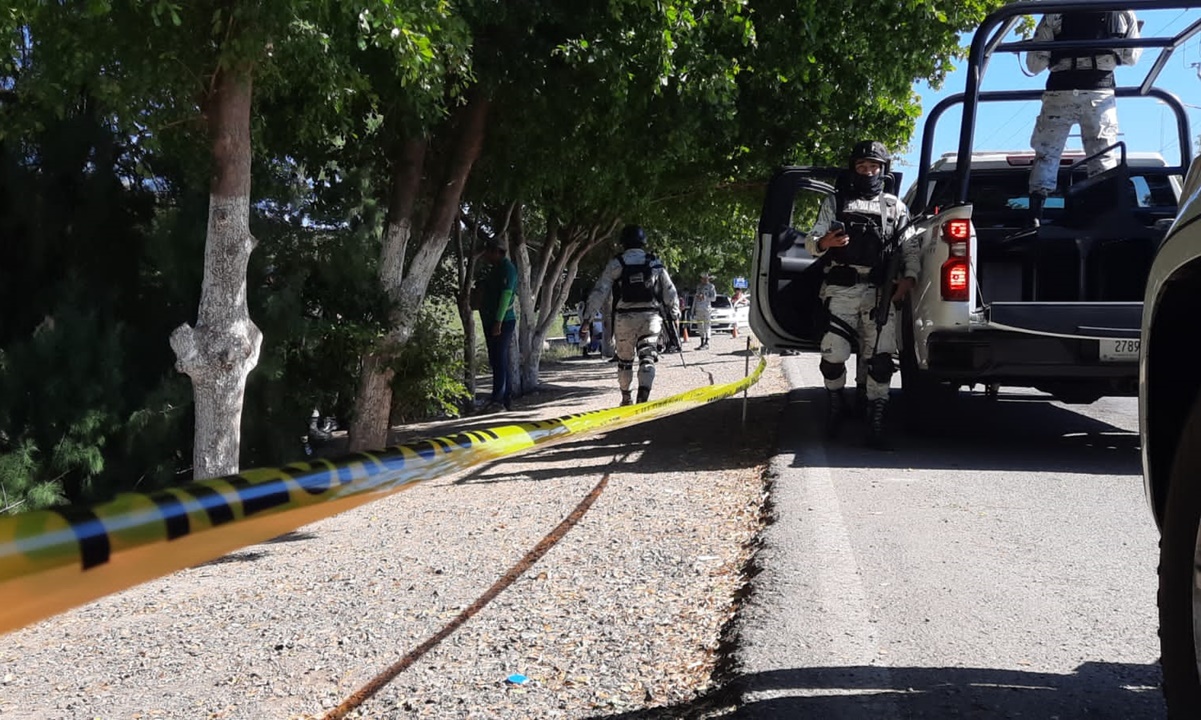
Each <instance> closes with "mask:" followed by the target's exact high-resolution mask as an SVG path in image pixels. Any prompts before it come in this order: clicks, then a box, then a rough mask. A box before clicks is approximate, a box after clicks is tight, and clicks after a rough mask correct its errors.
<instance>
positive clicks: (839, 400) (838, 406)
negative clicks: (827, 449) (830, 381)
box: [826, 389, 847, 440]
mask: <svg viewBox="0 0 1201 720" xmlns="http://www.w3.org/2000/svg"><path fill="white" fill-rule="evenodd" d="M846 416H847V398H846V395H843V393H842V390H841V389H839V390H826V437H827V438H829V439H831V440H833V439H834V438H836V437H838V433H839V432H841V431H842V421H843V420H844V419H845V418H846Z"/></svg>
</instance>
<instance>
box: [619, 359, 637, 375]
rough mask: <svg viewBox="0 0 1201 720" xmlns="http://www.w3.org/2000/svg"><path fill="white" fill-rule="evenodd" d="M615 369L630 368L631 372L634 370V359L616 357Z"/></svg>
mask: <svg viewBox="0 0 1201 720" xmlns="http://www.w3.org/2000/svg"><path fill="white" fill-rule="evenodd" d="M617 369H618V370H630V371H631V372H632V371H633V370H634V361H633V360H622V359H621V358H618V359H617Z"/></svg>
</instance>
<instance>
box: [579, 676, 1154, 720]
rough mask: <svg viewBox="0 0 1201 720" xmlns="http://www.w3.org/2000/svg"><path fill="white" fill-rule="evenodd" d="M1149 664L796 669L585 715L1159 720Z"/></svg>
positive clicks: (613, 719) (633, 718)
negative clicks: (688, 698) (684, 699)
mask: <svg viewBox="0 0 1201 720" xmlns="http://www.w3.org/2000/svg"><path fill="white" fill-rule="evenodd" d="M1159 682H1160V672H1159V667H1158V666H1157V665H1134V664H1123V662H1085V664H1083V665H1081V666H1080V667H1077V668H1076V671H1075V672H1072V673H1071V674H1059V673H1047V672H1023V671H1016V670H999V668H990V667H879V666H858V667H806V668H796V670H781V671H772V672H764V673H755V674H751V676H745V677H740V678H736V679H735V680H734V682H733V683H731V684H729V685H727V686H724V688H722V689H721V690H718V691H715V692H712V694H710V695H706V696H704V697H700V698H698V700H697V701H694V702H692V703H687V704H677V706H673V707H665V708H655V709H649V710H639V712H633V713H621V714H608V715H593V716H592V719H593V720H600V719H602V718H604V719H607V720H652V719H655V720H658V719H665V718H673V719H683V718H701V716H715V710H718V709H719V708H721V707H723V706H724V707H725V708H727V709H728V710H729V709H733V707H734V706H735V704H737V697H740V696H741V694H742V692H745V691H754V692H757V694H766V695H777V697H769V698H765V700H755V701H752V702H748V703H746V704H741V706H739V707H737V709H736V710H734V712H725V713H719V714H717V715H716V716H719V718H729V719H739V720H785V719H787V720H849V719H880V720H894V719H898V718H928V719H944V718H970V719H973V720H976V719H980V720H992V719H997V720H999V719H1002V718H1004V719H1006V720H1008V719H1011V718H1039V719H1052V718H1060V719H1063V720H1070V719H1075V718H1089V719H1093V720H1129V719H1131V718H1139V719H1140V720H1157V719H1160V718H1165V716H1166V709H1165V708H1164V701H1163V696H1161V695H1160V689H1159Z"/></svg>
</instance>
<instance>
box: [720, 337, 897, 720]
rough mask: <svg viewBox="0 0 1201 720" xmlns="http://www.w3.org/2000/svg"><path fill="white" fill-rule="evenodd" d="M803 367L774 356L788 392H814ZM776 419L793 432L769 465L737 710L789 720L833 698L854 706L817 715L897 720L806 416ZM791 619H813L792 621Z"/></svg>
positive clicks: (800, 411)
mask: <svg viewBox="0 0 1201 720" xmlns="http://www.w3.org/2000/svg"><path fill="white" fill-rule="evenodd" d="M807 360H808V358H806V357H805V356H801V357H800V358H796V359H793V358H785V359H784V363H783V367H784V372H785V375H786V377H787V378H788V382H789V385H790V386H791V387H792V388H794V389H796V388H804V387H810V388H811V387H813V386H814V382H813V378H807V377H805V376H804V375H803V373H802V370H801V368H802V363H805V362H807ZM814 374H815V375H816V373H814ZM820 382H821V380H820V378H817V383H818V384H819V386H820ZM785 421H786V422H799V423H800V424H801V425H800V428H799V434H798V435H794V436H793V438H792V440H793V443H794V445H795V448H793V447H788V446H784V447H782V448H781V452H780V454H778V455H777V456H776V458H775V459H774V460H773V462H772V471H773V477H774V480H773V486H772V488H771V496H772V501H773V503H774V508H775V518H774V522H773V523H772V524H771V525H769V526H768V527H767V528H765V530H764V533H763V548H762V550H761V551H760V558H759V561H760V563H762V566H763V570H762V572H761V573H760V574H759V575H758V576H757V577H756V579H755V585H756V586H757V588H756V592H755V593H753V595H752V597H753V601H752V604H753V605H754V607H753V608H750V609H749V612H748V621H749V622H751V623H754V625H755V626H757V627H747V628H746V629H745V630H744V635H745V636H746V637H747V638H748V639H750V640H751V641H752V642H759V643H765V645H764V646H763V647H762V648H760V649H759V650H757V651H754V654H753V655H752V656H747V657H746V662H744V663H743V665H744V670H745V671H746V675H745V678H744V680H745V688H746V689H745V690H744V692H743V695H742V707H743V708H744V709H745V710H746V713H745V714H746V717H750V718H754V717H757V712H756V708H762V709H763V711H764V716H765V717H774V716H779V717H792V716H794V715H795V714H796V713H799V712H801V711H803V710H805V709H806V708H808V709H810V710H811V709H812V707H813V706H812V704H811V700H808V699H811V698H817V697H829V696H831V695H838V696H852V697H857V698H859V701H858V702H855V703H853V704H851V703H847V704H840V705H823V706H822V711H823V713H824V714H823V717H824V718H839V717H861V716H863V713H864V711H869V712H870V715H871V717H873V718H884V719H885V720H887V719H889V718H899V717H900V716H901V714H900V710H899V708H898V707H897V704H896V702H895V694H896V692H897V690H896V689H895V688H894V685H893V682H892V677H891V673H890V672H889V670H888V668H886V667H883V666H881V665H880V664H879V662H880V659H881V657H882V652H881V648H880V644H879V642H878V635H877V631H876V627H877V626H876V624H874V623H873V622H872V618H871V614H870V612H869V610H868V608H869V605H868V601H867V593H866V592H865V590H864V586H863V579H862V577H861V574H860V570H859V564H858V562H857V561H856V559H855V551H854V549H853V547H852V545H851V540H850V534H849V532H848V531H847V527H846V523H845V522H844V520H843V516H842V508H841V505H840V503H839V501H838V491H837V489H836V487H835V484H834V477H833V475H832V473H831V472H830V469H829V466H828V460H827V457H826V448H825V446H824V445H823V444H822V443H821V442H820V440H818V438H820V437H821V434H820V433H819V432H818V430H819V428H817V427H816V424H815V413H814V412H812V410H811V409H809V408H795V407H791V408H790V409H789V411H787V412H786V419H785ZM790 451H793V452H795V454H793V452H790ZM760 589H763V590H766V591H767V592H766V593H764V594H760V593H759V592H758V590H760ZM799 616H805V617H808V618H813V617H818V618H821V621H820V622H802V621H801V620H802V618H801V617H799ZM789 698H796V701H795V703H790V701H789ZM790 705H791V707H790ZM781 713H782V714H781ZM789 713H793V714H789ZM830 713H834V714H830Z"/></svg>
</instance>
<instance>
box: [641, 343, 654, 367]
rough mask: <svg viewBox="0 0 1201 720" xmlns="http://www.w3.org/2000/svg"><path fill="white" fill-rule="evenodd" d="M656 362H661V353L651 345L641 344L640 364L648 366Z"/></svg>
mask: <svg viewBox="0 0 1201 720" xmlns="http://www.w3.org/2000/svg"><path fill="white" fill-rule="evenodd" d="M656 362H659V352H658V350H657V349H656V348H655V346H654V345H652V344H650V343H640V344H639V345H638V363H639V364H640V365H646V364H648V363H656Z"/></svg>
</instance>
